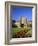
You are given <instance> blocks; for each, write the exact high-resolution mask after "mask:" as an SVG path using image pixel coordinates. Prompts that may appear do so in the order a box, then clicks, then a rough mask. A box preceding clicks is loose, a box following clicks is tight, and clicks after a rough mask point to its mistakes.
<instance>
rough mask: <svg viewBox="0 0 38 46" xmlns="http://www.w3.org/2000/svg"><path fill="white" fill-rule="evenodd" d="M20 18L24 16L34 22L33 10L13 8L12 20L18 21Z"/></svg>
mask: <svg viewBox="0 0 38 46" xmlns="http://www.w3.org/2000/svg"><path fill="white" fill-rule="evenodd" d="M20 16H24V17H26V18H27V19H28V20H32V8H30V7H18V6H11V17H12V19H13V20H16V21H18V20H19V17H20Z"/></svg>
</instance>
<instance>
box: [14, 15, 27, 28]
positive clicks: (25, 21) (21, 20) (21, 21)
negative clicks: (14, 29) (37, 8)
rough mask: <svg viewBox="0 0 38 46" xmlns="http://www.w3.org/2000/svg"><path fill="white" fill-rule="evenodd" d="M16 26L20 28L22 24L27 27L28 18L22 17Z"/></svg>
mask: <svg viewBox="0 0 38 46" xmlns="http://www.w3.org/2000/svg"><path fill="white" fill-rule="evenodd" d="M15 24H16V25H17V26H18V27H19V28H20V24H24V25H27V18H25V17H23V16H21V17H20V20H18V21H17V22H16V23H15Z"/></svg>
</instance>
